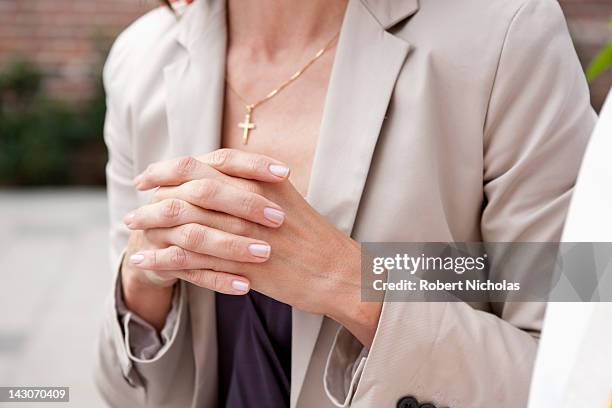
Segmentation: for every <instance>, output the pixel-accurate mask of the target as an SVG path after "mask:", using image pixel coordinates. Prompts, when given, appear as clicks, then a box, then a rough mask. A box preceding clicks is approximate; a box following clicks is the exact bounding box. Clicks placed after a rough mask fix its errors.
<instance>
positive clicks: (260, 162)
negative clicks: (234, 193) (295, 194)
mask: <svg viewBox="0 0 612 408" xmlns="http://www.w3.org/2000/svg"><path fill="white" fill-rule="evenodd" d="M221 173H223V174H226V175H229V176H233V177H239V178H246V179H252V180H260V181H266V182H272V183H274V182H280V181H283V180H286V179H287V178H288V177H289V173H290V171H289V168H288V167H287V166H286V165H285V164H283V163H282V162H280V161H278V160H274V159H272V158H270V157H267V156H263V155H260V154H256V153H247V152H242V151H239V150H234V149H219V150H215V151H214V152H211V153H208V154H207V155H204V156H202V157H200V158H198V159H196V158H194V157H191V156H185V157H179V158H176V159H171V160H166V161H160V162H157V163H153V164H151V165H149V166H148V167H147V169H146V170H145V171H144V172H142V173H141V174H139V175H138V176H136V178H134V185H135V186H136V188H137V189H138V190H149V189H151V188H155V187H159V186H177V185H179V184H183V183H185V182H187V181H189V180H197V179H201V178H204V177H210V178H220V176H221Z"/></svg>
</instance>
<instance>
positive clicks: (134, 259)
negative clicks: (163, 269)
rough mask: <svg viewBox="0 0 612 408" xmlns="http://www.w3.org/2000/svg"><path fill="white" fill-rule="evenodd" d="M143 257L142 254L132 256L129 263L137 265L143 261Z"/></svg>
mask: <svg viewBox="0 0 612 408" xmlns="http://www.w3.org/2000/svg"><path fill="white" fill-rule="evenodd" d="M144 259H145V256H144V255H143V254H134V255H132V256H130V262H131V263H133V264H139V263H141V262H142V261H144Z"/></svg>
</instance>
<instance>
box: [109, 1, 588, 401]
mask: <svg viewBox="0 0 612 408" xmlns="http://www.w3.org/2000/svg"><path fill="white" fill-rule="evenodd" d="M178 13H179V15H178V16H177V15H175V14H173V13H171V12H170V11H169V10H167V9H163V8H160V9H158V10H155V11H153V12H151V13H149V14H148V15H146V16H145V17H143V18H141V19H140V20H139V21H137V22H136V23H134V24H133V25H132V26H131V27H130V28H129V29H128V30H126V32H125V33H123V34H122V35H121V37H120V38H119V39H118V40H117V42H116V44H115V45H114V47H113V50H112V52H111V54H110V56H109V59H108V62H107V64H106V67H105V78H104V79H105V85H106V89H107V94H108V113H107V122H106V133H105V135H106V141H107V144H108V147H109V153H110V160H109V164H108V188H109V200H110V208H111V217H112V243H113V257H114V260H115V262H116V264H115V265H116V268H117V269H116V270H117V271H118V274H117V277H118V278H117V286H116V292H115V293H114V294H113V297H112V299H111V302H110V305H109V309H108V316H107V320H106V325H105V329H104V333H103V337H102V340H101V347H100V350H101V353H100V356H101V359H100V364H101V367H100V370H98V373H99V376H98V377H99V381H98V383H99V386H100V388H101V390H102V393H103V395H104V396H105V397H106V399H107V400H108V401H109V403H110V404H111V405H113V406H139V405H147V406H159V407H188V406H192V407H208V406H228V407H237V406H262V407H274V406H287V405H290V406H294V407H313V406H317V407H325V406H356V407H371V406H372V407H390V406H395V405H396V404H397V406H401V407H418V406H421V407H432V406H449V407H485V406H486V407H490V406H496V407H502V406H503V407H518V406H524V405H525V404H526V400H527V391H528V384H529V380H530V374H531V370H532V365H533V361H534V356H535V353H536V347H537V338H538V333H539V330H540V326H541V318H542V314H543V306H542V305H541V304H529V303H513V304H499V303H496V304H484V303H483V304H475V305H467V304H463V303H449V304H446V303H400V302H384V303H383V302H368V303H366V302H361V299H360V271H359V268H360V251H359V244H358V243H359V242H364V241H375V242H376V241H421V242H427V241H442V242H450V241H481V240H483V241H556V240H558V239H559V235H560V230H561V227H562V223H563V219H564V217H565V212H566V208H567V203H568V200H569V197H570V193H571V190H572V186H573V183H574V180H575V176H576V172H577V168H578V165H579V162H580V157H581V155H582V151H583V149H584V145H585V143H586V139H587V136H588V135H589V134H590V132H591V129H592V126H593V123H594V118H595V116H594V114H593V112H592V110H591V108H590V106H589V102H588V91H587V87H586V83H585V80H584V78H583V75H582V72H581V69H580V65H579V63H578V61H577V58H576V55H575V52H574V50H573V48H572V45H571V41H570V38H569V36H568V33H567V28H566V26H565V22H564V20H563V16H562V13H561V11H560V9H559V6H558V4H557V3H556V2H555V1H552V0H526V1H519V0H516V1H515V0H507V1H497V2H491V1H489V0H466V1H461V2H458V1H449V0H428V1H423V2H418V1H417V0H408V1H394V0H349V1H341V0H338V1H334V2H329V1H325V0H311V1H308V2H276V1H273V0H248V1H245V0H242V1H237V0H228V1H227V2H225V1H222V0H196V1H195V2H193V4H191V5H188V6H185V7H183V8H182V9H181V10H179V11H178ZM296 71H297V72H296ZM219 148H224V149H222V150H219ZM145 170H146V171H145ZM134 177H136V178H135V180H134V182H133V181H132V180H133V178H134ZM155 187H160V188H159V189H158V190H152V189H153V188H155ZM304 197H305V198H304ZM126 214H128V215H127V216H126ZM124 217H125V218H124ZM124 255H125V256H124ZM419 404H421V405H419Z"/></svg>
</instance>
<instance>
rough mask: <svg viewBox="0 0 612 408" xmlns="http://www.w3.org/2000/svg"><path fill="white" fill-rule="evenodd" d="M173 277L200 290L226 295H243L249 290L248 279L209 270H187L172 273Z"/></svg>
mask: <svg viewBox="0 0 612 408" xmlns="http://www.w3.org/2000/svg"><path fill="white" fill-rule="evenodd" d="M172 274H173V275H174V276H176V277H177V278H179V279H183V280H185V281H187V282H191V283H193V284H194V285H197V286H200V287H202V288H206V289H210V290H213V291H215V292H219V293H225V294H227V295H244V294H245V293H248V291H249V289H250V286H251V284H250V282H249V280H248V279H246V278H244V277H242V276H237V275H232V274H230V273H226V272H218V271H214V270H211V269H187V270H179V271H174V272H172Z"/></svg>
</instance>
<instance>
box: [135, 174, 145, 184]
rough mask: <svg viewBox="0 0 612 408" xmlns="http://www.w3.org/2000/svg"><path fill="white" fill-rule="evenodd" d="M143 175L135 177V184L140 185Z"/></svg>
mask: <svg viewBox="0 0 612 408" xmlns="http://www.w3.org/2000/svg"><path fill="white" fill-rule="evenodd" d="M142 179H143V176H142V174H139V175H137V176H136V177H134V185H136V186H137V185H138V184H140V183H141V182H142Z"/></svg>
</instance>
